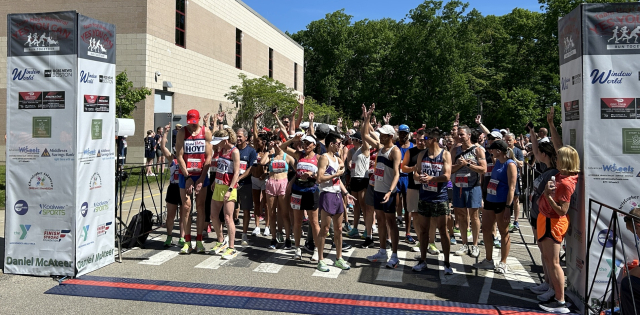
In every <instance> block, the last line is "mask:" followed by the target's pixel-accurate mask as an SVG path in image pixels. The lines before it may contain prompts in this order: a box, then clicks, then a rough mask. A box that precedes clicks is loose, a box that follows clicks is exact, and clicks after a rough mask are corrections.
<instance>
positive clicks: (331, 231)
mask: <svg viewBox="0 0 640 315" xmlns="http://www.w3.org/2000/svg"><path fill="white" fill-rule="evenodd" d="M327 237H333V228H332V227H329V232H327Z"/></svg>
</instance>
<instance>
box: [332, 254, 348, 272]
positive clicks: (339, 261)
mask: <svg viewBox="0 0 640 315" xmlns="http://www.w3.org/2000/svg"><path fill="white" fill-rule="evenodd" d="M333 265H334V266H336V267H338V268H340V269H342V270H349V269H351V265H349V263H348V262H347V261H346V260H344V259H342V257H340V258H338V259H337V260H336V261H335V262H334V264H333Z"/></svg>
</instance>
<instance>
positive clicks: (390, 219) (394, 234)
mask: <svg viewBox="0 0 640 315" xmlns="http://www.w3.org/2000/svg"><path fill="white" fill-rule="evenodd" d="M382 213H383V214H384V216H381V218H384V219H385V221H386V222H387V227H388V230H387V234H388V235H389V238H390V239H391V252H392V255H391V260H390V261H389V262H387V267H390V268H391V266H390V265H393V266H392V268H396V267H397V266H398V264H397V263H395V262H397V260H398V258H397V254H398V241H399V240H400V230H399V229H398V225H397V224H396V220H395V218H394V215H393V213H389V214H387V213H385V212H382ZM394 258H395V260H394Z"/></svg>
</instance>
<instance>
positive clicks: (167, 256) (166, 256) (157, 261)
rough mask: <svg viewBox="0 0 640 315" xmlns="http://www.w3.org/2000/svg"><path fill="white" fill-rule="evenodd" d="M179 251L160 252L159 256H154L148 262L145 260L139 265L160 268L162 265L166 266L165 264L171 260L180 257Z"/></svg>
mask: <svg viewBox="0 0 640 315" xmlns="http://www.w3.org/2000/svg"><path fill="white" fill-rule="evenodd" d="M178 255H179V253H178V250H177V249H176V250H174V249H171V250H162V251H160V252H158V253H157V254H154V255H153V256H151V257H149V259H147V260H143V261H141V262H139V263H138V264H141V265H152V266H160V265H162V264H164V263H165V262H167V261H169V260H171V259H172V258H175V257H176V256H178Z"/></svg>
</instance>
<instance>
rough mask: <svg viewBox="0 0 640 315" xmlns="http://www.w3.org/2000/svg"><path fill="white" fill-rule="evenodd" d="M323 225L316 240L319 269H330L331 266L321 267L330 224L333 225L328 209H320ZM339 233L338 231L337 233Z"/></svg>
mask: <svg viewBox="0 0 640 315" xmlns="http://www.w3.org/2000/svg"><path fill="white" fill-rule="evenodd" d="M320 215H321V216H322V217H321V219H320V220H321V222H322V226H321V227H320V230H319V231H318V237H317V242H316V245H317V246H316V249H317V250H318V268H317V269H318V270H320V271H329V268H327V266H326V265H325V266H324V268H321V265H320V262H321V261H322V260H323V259H324V243H325V241H326V239H327V232H329V225H331V216H329V214H328V213H327V212H326V211H322V210H321V211H320ZM338 226H340V225H338ZM336 234H337V233H336ZM336 245H337V244H336Z"/></svg>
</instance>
